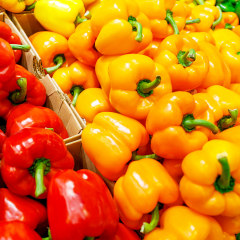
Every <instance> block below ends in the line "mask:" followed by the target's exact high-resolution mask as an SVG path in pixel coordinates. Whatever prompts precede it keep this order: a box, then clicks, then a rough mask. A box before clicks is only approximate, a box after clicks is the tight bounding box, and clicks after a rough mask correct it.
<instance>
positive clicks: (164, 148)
mask: <svg viewBox="0 0 240 240" xmlns="http://www.w3.org/2000/svg"><path fill="white" fill-rule="evenodd" d="M189 114H192V115H193V118H196V120H197V119H203V121H204V122H205V120H207V121H206V122H205V123H206V124H207V125H208V124H210V126H211V127H210V128H209V129H211V130H212V131H214V132H215V133H217V132H218V128H217V127H216V126H215V125H214V124H213V122H214V117H213V115H212V114H211V112H209V107H208V105H207V104H206V103H204V101H202V102H201V103H200V104H197V103H196V102H195V99H194V95H191V94H190V93H188V92H174V93H170V94H167V95H165V96H163V97H162V98H161V99H160V100H159V101H158V102H156V103H155V105H154V106H153V107H152V108H151V110H150V112H149V114H148V117H147V120H146V128H147V131H148V133H149V134H150V135H152V140H151V148H152V151H153V152H154V153H155V154H157V155H158V156H160V157H163V158H166V159H183V158H184V157H185V156H186V155H187V154H188V153H190V152H192V151H195V150H198V149H201V148H202V146H203V145H204V144H205V143H206V142H207V141H208V136H209V135H210V130H209V129H207V128H208V127H207V125H205V123H204V125H205V126H206V128H204V127H200V126H197V125H195V126H196V129H195V128H192V127H190V126H189V127H187V126H186V125H185V123H184V122H185V120H186V117H188V116H189ZM193 121H195V120H193ZM190 125H191V124H190ZM204 125H203V126H204Z"/></svg>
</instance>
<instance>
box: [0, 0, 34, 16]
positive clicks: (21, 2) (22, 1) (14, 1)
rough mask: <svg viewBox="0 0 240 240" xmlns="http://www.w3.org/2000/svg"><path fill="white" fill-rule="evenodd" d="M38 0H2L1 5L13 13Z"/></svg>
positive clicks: (0, 0)
mask: <svg viewBox="0 0 240 240" xmlns="http://www.w3.org/2000/svg"><path fill="white" fill-rule="evenodd" d="M35 1H36V0H0V6H1V7H3V8H5V9H6V10H8V11H9V12H13V13H20V12H22V11H24V9H25V8H26V6H28V5H31V4H33V3H34V2H35Z"/></svg>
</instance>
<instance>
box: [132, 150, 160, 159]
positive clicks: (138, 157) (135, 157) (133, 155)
mask: <svg viewBox="0 0 240 240" xmlns="http://www.w3.org/2000/svg"><path fill="white" fill-rule="evenodd" d="M144 158H151V159H155V160H158V159H159V156H158V155H156V154H155V153H153V154H148V155H138V154H137V152H136V151H134V152H133V153H132V160H134V161H137V160H141V159H144Z"/></svg>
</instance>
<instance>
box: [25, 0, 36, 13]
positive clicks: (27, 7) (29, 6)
mask: <svg viewBox="0 0 240 240" xmlns="http://www.w3.org/2000/svg"><path fill="white" fill-rule="evenodd" d="M36 3H37V1H36V2H34V3H33V4H31V5H28V6H26V8H25V11H31V10H32V9H34V8H35V5H36Z"/></svg>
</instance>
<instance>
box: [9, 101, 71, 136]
mask: <svg viewBox="0 0 240 240" xmlns="http://www.w3.org/2000/svg"><path fill="white" fill-rule="evenodd" d="M26 127H38V128H50V129H52V130H53V131H54V132H55V133H57V134H58V135H59V136H61V137H62V138H67V137H68V133H67V130H66V128H65V126H64V124H63V122H62V120H61V119H60V118H59V116H58V115H57V114H56V113H55V112H54V111H53V110H51V109H49V108H46V107H41V106H35V105H32V104H29V103H23V104H21V105H18V106H16V107H14V108H13V109H12V110H11V112H10V113H9V115H8V119H7V125H6V134H7V136H11V135H14V134H15V133H17V132H19V131H20V130H22V129H23V128H26Z"/></svg>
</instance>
